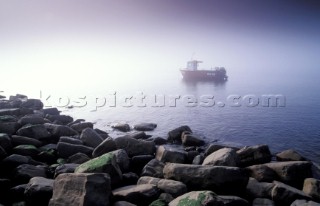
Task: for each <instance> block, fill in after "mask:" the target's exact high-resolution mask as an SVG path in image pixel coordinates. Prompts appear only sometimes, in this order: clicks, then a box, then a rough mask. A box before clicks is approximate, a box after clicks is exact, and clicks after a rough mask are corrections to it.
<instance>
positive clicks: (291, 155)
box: [276, 149, 306, 161]
mask: <svg viewBox="0 0 320 206" xmlns="http://www.w3.org/2000/svg"><path fill="white" fill-rule="evenodd" d="M276 158H277V160H278V161H305V160H306V158H304V157H303V156H302V155H300V154H299V153H298V152H296V151H294V150H293V149H288V150H285V151H282V152H279V153H277V154H276Z"/></svg>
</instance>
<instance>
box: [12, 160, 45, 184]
mask: <svg viewBox="0 0 320 206" xmlns="http://www.w3.org/2000/svg"><path fill="white" fill-rule="evenodd" d="M46 170H47V168H46V167H44V166H34V165H29V164H22V165H20V166H18V167H17V168H16V169H15V171H14V173H13V180H14V181H15V183H18V184H24V183H28V182H29V180H30V179H31V178H33V177H47V175H46Z"/></svg>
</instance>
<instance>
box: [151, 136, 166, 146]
mask: <svg viewBox="0 0 320 206" xmlns="http://www.w3.org/2000/svg"><path fill="white" fill-rule="evenodd" d="M148 140H149V139H148ZM150 140H152V141H153V142H154V143H155V144H156V145H164V144H167V140H166V139H164V138H162V137H155V138H150Z"/></svg>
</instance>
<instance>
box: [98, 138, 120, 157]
mask: <svg viewBox="0 0 320 206" xmlns="http://www.w3.org/2000/svg"><path fill="white" fill-rule="evenodd" d="M114 150H117V145H116V143H115V141H114V140H113V139H112V137H108V138H107V139H105V140H103V142H101V143H100V144H99V145H98V146H97V147H96V148H95V149H94V150H93V153H92V156H93V157H99V156H101V155H103V154H105V153H108V152H112V151H114Z"/></svg>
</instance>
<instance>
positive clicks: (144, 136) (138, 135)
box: [126, 132, 149, 139]
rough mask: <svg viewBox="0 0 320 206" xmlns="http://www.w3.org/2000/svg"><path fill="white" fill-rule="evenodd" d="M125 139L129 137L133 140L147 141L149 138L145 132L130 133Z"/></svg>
mask: <svg viewBox="0 0 320 206" xmlns="http://www.w3.org/2000/svg"><path fill="white" fill-rule="evenodd" d="M126 136H127V137H131V138H134V139H147V138H149V136H148V135H147V134H146V133H145V132H132V133H130V134H127V135H126Z"/></svg>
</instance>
